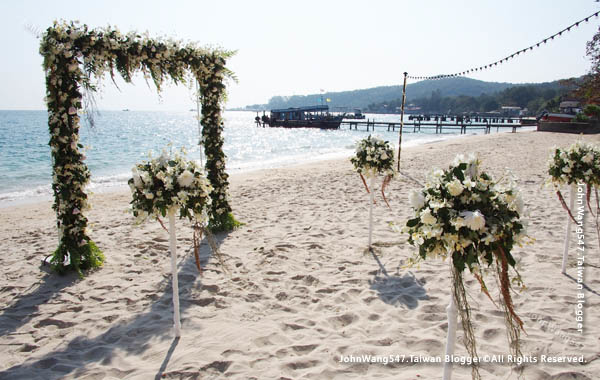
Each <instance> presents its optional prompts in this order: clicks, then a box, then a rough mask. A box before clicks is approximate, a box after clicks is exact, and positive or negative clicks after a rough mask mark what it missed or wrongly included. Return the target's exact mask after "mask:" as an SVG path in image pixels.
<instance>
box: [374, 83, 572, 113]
mask: <svg viewBox="0 0 600 380" xmlns="http://www.w3.org/2000/svg"><path fill="white" fill-rule="evenodd" d="M433 82H437V81H433ZM573 86H574V85H573V84H570V83H562V82H552V83H542V84H536V85H518V86H513V87H509V88H505V89H503V90H502V91H500V92H497V93H492V94H481V95H479V96H467V95H458V96H445V95H443V92H442V91H441V90H439V89H436V90H434V91H432V92H431V94H429V96H428V97H419V98H413V99H412V100H411V101H410V102H411V103H412V104H414V105H415V106H418V107H421V111H420V113H424V114H427V113H429V114H441V113H452V114H461V113H471V112H491V111H498V110H499V109H500V107H501V106H516V107H521V108H527V109H528V110H529V113H530V114H532V115H536V114H538V113H539V112H540V111H541V110H543V109H548V110H550V109H554V108H556V109H558V105H559V103H560V99H561V96H564V95H566V94H567V93H568V92H569V91H570V90H571V89H572V88H573ZM407 93H408V90H407ZM384 105H385V107H384ZM400 106H401V99H400V98H398V99H395V100H393V101H386V102H382V103H378V104H371V105H369V107H368V109H367V111H371V112H386V110H396V109H397V108H398V107H400Z"/></svg>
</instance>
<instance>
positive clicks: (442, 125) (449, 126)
mask: <svg viewBox="0 0 600 380" xmlns="http://www.w3.org/2000/svg"><path fill="white" fill-rule="evenodd" d="M510 120H511V121H510V122H508V123H502V122H492V121H491V120H489V121H480V122H472V121H471V122H465V121H457V122H455V123H451V122H450V123H448V122H444V121H441V120H439V121H433V122H430V121H421V120H409V121H405V122H404V129H403V130H402V131H403V132H405V131H410V130H411V129H412V132H420V131H421V130H434V129H435V133H436V134H437V133H443V132H444V131H448V130H460V133H461V134H466V133H467V131H469V130H484V131H485V133H486V134H488V133H491V131H492V129H493V128H495V129H496V132H499V131H500V129H503V128H509V129H511V130H512V132H513V133H515V132H516V131H517V130H518V129H519V128H522V127H523V125H522V123H521V122H520V120H518V119H510ZM341 126H345V127H348V129H350V130H352V129H355V130H359V128H360V129H362V128H365V129H366V131H367V132H368V131H375V128H376V127H377V128H387V130H388V131H395V130H396V128H398V129H400V121H376V120H361V121H356V120H344V121H342V124H341ZM341 126H340V127H341Z"/></svg>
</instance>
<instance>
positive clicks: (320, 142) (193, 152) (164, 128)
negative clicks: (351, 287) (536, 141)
mask: <svg viewBox="0 0 600 380" xmlns="http://www.w3.org/2000/svg"><path fill="white" fill-rule="evenodd" d="M256 115H257V114H256V113H255V112H245V111H225V112H224V123H225V128H224V138H225V145H224V151H225V154H226V156H227V163H226V168H227V171H228V172H229V173H230V174H233V173H239V172H248V171H253V170H259V169H266V168H281V167H287V166H292V165H297V164H302V163H308V162H314V161H320V160H327V159H334V158H342V157H350V155H351V154H352V153H353V151H354V148H355V144H356V142H357V140H359V139H362V138H365V137H367V136H368V135H369V134H374V135H378V136H379V137H381V138H384V139H385V140H388V141H390V142H391V143H392V144H393V145H394V146H396V147H397V144H398V130H397V129H396V131H395V132H391V131H390V132H388V131H387V128H381V127H377V128H376V131H375V132H373V131H371V132H366V130H365V127H362V129H361V128H360V127H359V130H349V129H348V128H347V127H342V129H340V130H318V129H304V128H299V129H284V128H269V127H267V128H262V127H257V126H256V124H255V122H254V118H255V117H256ZM261 115H262V114H261ZM47 117H48V116H47V112H46V111H0V179H1V180H0V206H6V205H11V204H15V203H27V202H32V201H37V200H44V199H51V195H52V190H51V186H50V183H51V178H52V161H51V156H50V147H49V146H48V141H49V132H48V124H47V123H48V119H47ZM93 117H94V123H93V125H91V124H89V123H88V122H86V121H84V118H82V127H81V129H80V137H81V142H82V144H83V145H84V146H85V154H86V156H87V159H86V161H85V162H86V164H87V165H88V167H89V168H90V171H91V183H90V185H89V190H91V191H93V192H105V191H110V190H116V189H118V188H120V187H125V186H126V183H127V180H128V179H129V178H130V176H131V169H132V167H133V166H134V165H135V164H136V163H140V162H142V161H144V160H147V159H148V157H149V154H152V155H154V156H157V155H159V154H160V153H161V151H162V150H163V149H166V150H167V151H169V150H171V151H175V150H179V149H180V148H181V147H183V148H185V149H186V150H187V152H188V158H190V159H198V160H200V159H201V152H200V149H199V147H198V140H199V125H198V120H197V117H196V112H191V111H182V112H164V111H99V112H98V113H96V114H94V115H93ZM366 117H367V118H368V119H370V120H373V119H375V120H377V121H390V122H392V121H397V122H399V121H400V116H399V115H381V114H377V115H373V114H366ZM405 117H406V116H405ZM470 133H471V132H470ZM479 133H483V131H482V130H478V131H473V132H472V133H471V134H479ZM460 136H461V135H460V133H459V131H458V130H447V131H444V133H443V134H437V135H436V134H435V130H433V131H431V130H428V131H425V130H423V131H421V132H416V133H413V131H412V128H407V127H405V132H404V134H403V143H402V146H403V147H407V146H411V145H420V144H426V143H431V142H435V141H442V140H446V139H449V138H458V137H460Z"/></svg>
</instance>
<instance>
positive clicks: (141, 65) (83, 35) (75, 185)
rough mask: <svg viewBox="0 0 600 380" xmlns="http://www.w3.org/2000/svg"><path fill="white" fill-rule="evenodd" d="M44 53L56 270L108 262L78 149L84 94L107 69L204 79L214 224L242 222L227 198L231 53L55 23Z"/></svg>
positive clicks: (127, 75) (127, 76) (158, 81)
mask: <svg viewBox="0 0 600 380" xmlns="http://www.w3.org/2000/svg"><path fill="white" fill-rule="evenodd" d="M40 54H41V55H42V56H43V58H44V63H43V67H44V71H45V73H46V99H45V100H46V103H47V106H48V126H49V129H50V143H49V144H50V147H51V154H52V163H53V181H52V190H53V193H54V205H53V208H54V210H55V211H56V216H57V227H58V231H59V246H58V248H57V249H56V251H55V252H54V255H53V257H52V260H51V264H52V267H53V268H54V269H55V270H57V271H58V272H65V271H68V270H75V271H77V272H79V273H80V274H81V273H82V272H81V271H82V270H85V269H89V268H93V267H97V266H100V265H101V264H102V262H103V260H104V256H103V255H102V253H101V252H100V250H99V249H98V247H96V245H95V244H94V242H93V241H92V240H91V239H90V238H89V236H88V235H87V232H86V227H87V218H86V217H85V211H86V210H87V209H88V208H89V205H88V196H87V194H86V193H85V185H86V184H87V183H88V182H89V179H90V172H89V169H88V167H87V166H86V165H85V163H84V162H83V159H84V156H83V154H82V152H81V151H80V149H81V148H82V145H81V144H80V143H79V127H80V118H79V116H78V113H79V111H80V110H82V109H83V108H84V103H83V100H84V98H83V94H82V91H86V92H89V93H92V92H94V91H95V90H96V86H95V85H94V82H93V80H94V79H96V80H100V79H101V78H102V77H103V76H104V75H105V74H106V73H109V74H110V76H111V78H113V79H114V75H115V71H116V72H118V73H119V74H120V75H121V77H123V79H124V80H125V81H126V82H131V80H132V77H133V75H134V74H135V73H136V72H140V71H141V72H142V73H143V74H144V77H145V78H146V79H150V78H151V79H152V81H153V82H154V84H155V85H156V87H157V90H158V91H160V90H161V85H162V84H163V83H165V81H166V80H169V79H170V80H172V81H173V82H175V83H179V82H183V83H185V82H188V81H190V80H196V81H197V82H198V84H199V94H198V95H199V97H200V101H201V103H202V119H201V124H202V126H203V128H202V136H201V141H200V142H201V143H202V144H204V150H205V155H206V170H207V177H208V179H209V180H210V182H211V184H212V186H213V191H212V193H211V198H212V208H211V210H210V212H209V218H210V222H209V228H211V229H212V230H213V231H224V230H230V229H232V228H233V227H235V226H236V224H238V222H236V221H235V219H234V218H233V215H232V214H231V207H230V205H229V200H228V187H229V182H228V174H227V173H226V171H225V155H224V153H223V149H222V147H223V137H222V131H223V121H222V118H221V109H222V104H223V100H224V97H225V84H224V80H225V78H227V77H232V76H233V74H232V72H231V71H229V70H228V69H227V68H226V67H225V62H226V59H227V58H229V57H230V56H231V55H232V54H233V52H230V51H225V50H221V49H204V48H198V47H196V45H194V44H191V43H189V44H183V43H181V42H179V41H173V40H162V39H151V38H149V37H148V36H147V35H144V36H142V35H139V34H136V33H128V34H125V35H124V34H121V33H120V32H119V31H118V30H116V29H112V28H110V27H108V28H103V29H93V30H90V29H88V27H87V26H86V25H81V26H80V25H78V24H77V23H74V22H71V23H66V22H60V23H58V22H54V24H53V26H51V27H50V28H48V29H47V30H46V32H45V33H44V34H43V36H42V42H41V45H40Z"/></svg>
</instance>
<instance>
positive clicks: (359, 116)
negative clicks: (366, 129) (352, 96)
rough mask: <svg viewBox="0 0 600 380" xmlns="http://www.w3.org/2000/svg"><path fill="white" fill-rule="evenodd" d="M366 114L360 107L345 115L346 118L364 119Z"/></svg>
mask: <svg viewBox="0 0 600 380" xmlns="http://www.w3.org/2000/svg"><path fill="white" fill-rule="evenodd" d="M364 118H365V115H363V113H362V111H361V110H359V109H356V110H354V113H353V114H349V115H345V116H344V119H353V120H363V119H364Z"/></svg>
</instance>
